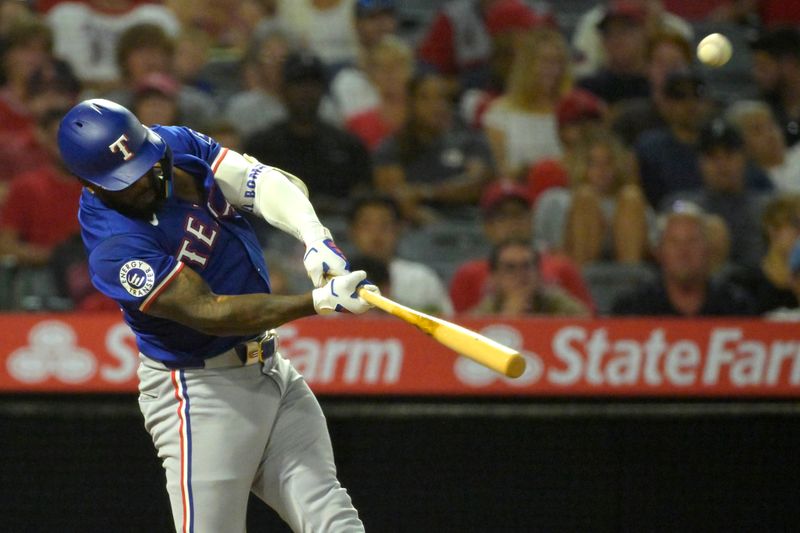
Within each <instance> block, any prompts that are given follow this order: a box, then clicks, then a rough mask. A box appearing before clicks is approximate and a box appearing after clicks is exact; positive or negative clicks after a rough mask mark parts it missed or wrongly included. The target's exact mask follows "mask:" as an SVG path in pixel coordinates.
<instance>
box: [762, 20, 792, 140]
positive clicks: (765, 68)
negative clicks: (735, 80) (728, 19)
mask: <svg viewBox="0 0 800 533" xmlns="http://www.w3.org/2000/svg"><path fill="white" fill-rule="evenodd" d="M752 48H753V51H754V77H755V79H756V82H757V83H758V85H759V86H760V88H761V89H762V92H763V97H764V99H765V100H766V101H767V103H769V104H770V106H772V110H773V113H774V114H775V117H776V119H777V120H778V123H779V124H780V125H781V128H782V129H783V135H784V137H785V138H786V144H787V146H793V145H794V144H795V143H796V142H797V141H798V140H800V30H798V29H797V28H793V27H787V28H780V29H775V30H772V31H769V32H767V33H766V34H764V35H763V36H761V37H760V38H759V39H757V40H756V41H755V42H754V43H753V45H752Z"/></svg>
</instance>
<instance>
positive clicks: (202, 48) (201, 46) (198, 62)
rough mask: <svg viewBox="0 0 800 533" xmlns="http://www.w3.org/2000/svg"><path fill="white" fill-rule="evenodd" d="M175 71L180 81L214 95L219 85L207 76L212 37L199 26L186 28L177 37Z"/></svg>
mask: <svg viewBox="0 0 800 533" xmlns="http://www.w3.org/2000/svg"><path fill="white" fill-rule="evenodd" d="M174 58H175V59H174V62H173V71H174V74H175V77H176V78H177V79H178V81H179V82H180V83H182V84H184V85H187V86H189V87H194V88H195V89H199V90H200V91H203V92H204V93H207V94H209V95H210V96H212V97H214V96H215V94H214V93H215V92H216V90H217V87H215V86H214V84H213V82H212V81H211V80H209V79H206V78H205V72H204V69H205V68H206V65H208V62H209V61H210V59H211V38H210V37H209V35H208V34H207V33H205V32H204V31H201V30H198V29H197V28H184V29H183V30H182V31H181V33H180V34H179V35H178V37H177V38H176V39H175V54H174Z"/></svg>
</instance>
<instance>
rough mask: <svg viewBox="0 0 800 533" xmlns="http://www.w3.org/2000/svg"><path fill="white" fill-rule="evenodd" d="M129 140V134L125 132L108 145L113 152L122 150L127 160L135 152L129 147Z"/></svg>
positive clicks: (123, 156) (123, 157)
mask: <svg viewBox="0 0 800 533" xmlns="http://www.w3.org/2000/svg"><path fill="white" fill-rule="evenodd" d="M127 142H128V136H127V135H125V134H124V133H123V134H122V135H120V136H119V139H117V140H116V141H114V142H113V143H111V144H109V145H108V149H109V150H111V153H112V154H113V153H116V152H121V153H122V159H124V160H125V161H127V160H128V159H130V158H131V157H133V152H132V151H131V149H130V148H128V145H127V144H126V143H127Z"/></svg>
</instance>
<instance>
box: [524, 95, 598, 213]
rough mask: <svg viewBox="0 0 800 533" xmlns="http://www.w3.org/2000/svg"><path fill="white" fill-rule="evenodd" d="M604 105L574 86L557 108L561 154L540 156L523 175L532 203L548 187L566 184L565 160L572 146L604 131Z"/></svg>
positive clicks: (567, 182)
mask: <svg viewBox="0 0 800 533" xmlns="http://www.w3.org/2000/svg"><path fill="white" fill-rule="evenodd" d="M606 116H607V107H606V105H605V103H603V101H602V100H600V99H599V98H597V97H596V96H595V95H593V94H592V93H590V92H589V91H585V90H583V89H573V90H571V91H570V92H569V93H567V95H566V96H564V97H563V98H562V99H561V101H559V102H558V107H557V108H556V121H557V122H558V140H559V142H560V143H561V151H562V156H561V157H558V158H546V159H540V160H539V161H537V162H536V163H534V164H533V165H531V167H530V170H529V171H528V175H527V177H526V180H527V183H528V188H529V189H530V198H531V202H532V203H533V204H536V201H537V200H538V198H539V195H540V194H542V193H543V192H544V191H545V190H547V189H549V188H551V187H569V183H570V179H569V175H568V173H567V169H566V166H565V163H564V162H565V161H568V160H570V159H571V158H572V157H573V152H574V150H575V147H576V146H578V145H579V144H580V143H581V141H582V140H583V139H585V138H588V137H590V136H593V135H596V132H598V131H602V132H604V133H606V131H607V130H606V126H605V120H606Z"/></svg>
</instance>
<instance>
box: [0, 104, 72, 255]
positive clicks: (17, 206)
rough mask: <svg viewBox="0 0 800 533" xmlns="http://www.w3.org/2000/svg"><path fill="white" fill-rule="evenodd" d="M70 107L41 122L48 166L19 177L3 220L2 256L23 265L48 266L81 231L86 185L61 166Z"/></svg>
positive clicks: (39, 133) (0, 221) (0, 229)
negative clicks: (60, 137)
mask: <svg viewBox="0 0 800 533" xmlns="http://www.w3.org/2000/svg"><path fill="white" fill-rule="evenodd" d="M67 111H68V109H67V108H52V109H49V110H47V111H46V112H44V113H43V114H42V115H41V116H40V117H39V119H38V121H37V126H36V135H37V136H38V137H39V143H40V144H41V145H42V146H44V147H45V148H46V149H47V156H48V158H47V164H46V165H42V166H40V167H39V168H37V169H36V170H33V171H31V172H28V173H25V174H21V175H19V176H17V177H16V178H15V179H14V180H13V181H12V183H11V186H10V189H9V192H8V201H7V202H6V205H5V206H4V207H3V209H2V212H1V213H2V214H1V215H0V255H7V256H11V257H13V258H14V259H15V260H16V262H17V263H18V264H20V265H26V266H44V265H47V263H48V262H49V261H50V258H51V254H52V251H53V248H54V247H55V246H57V245H58V244H59V243H61V242H63V241H65V240H67V239H68V238H69V237H70V236H72V235H73V234H75V233H77V232H78V229H79V226H78V218H77V216H76V214H77V210H78V199H79V197H80V194H81V184H80V183H79V182H77V181H76V180H75V178H74V177H73V176H72V175H70V174H69V173H68V172H67V171H66V169H65V168H64V167H63V166H62V165H61V163H60V161H61V159H60V157H59V152H58V143H57V134H58V126H59V123H60V121H61V118H62V117H63V116H64V114H65V113H66V112H67Z"/></svg>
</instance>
